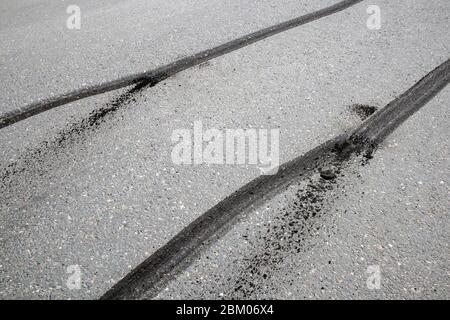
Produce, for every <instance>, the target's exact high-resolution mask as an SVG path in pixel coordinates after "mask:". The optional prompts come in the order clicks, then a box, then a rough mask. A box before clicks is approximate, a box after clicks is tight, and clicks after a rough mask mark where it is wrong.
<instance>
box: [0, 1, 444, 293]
mask: <svg viewBox="0 0 450 320" xmlns="http://www.w3.org/2000/svg"><path fill="white" fill-rule="evenodd" d="M76 2H77V5H78V6H79V7H80V8H81V13H82V19H81V23H82V24H81V29H80V30H69V29H67V28H66V19H67V17H68V14H67V13H66V8H67V6H68V5H69V4H73V3H72V2H70V3H69V2H68V1H59V2H57V3H54V2H53V1H44V0H42V1H38V0H33V1H32V0H23V1H10V0H7V1H2V2H1V3H0V12H1V13H0V17H1V19H0V40H1V41H0V70H1V72H0V79H1V82H2V86H1V87H0V92H1V95H0V114H2V113H3V112H8V111H10V110H14V109H16V108H20V107H21V106H23V105H26V104H27V103H30V102H35V101H38V100H40V99H43V98H48V97H49V96H56V95H59V94H62V93H65V92H67V91H70V90H74V89H77V88H81V87H83V86H85V85H87V84H88V85H92V84H96V83H102V82H104V81H110V80H114V79H117V78H119V77H121V76H124V75H128V74H133V73H136V72H141V71H145V70H151V69H153V68H156V67H158V66H161V65H164V64H167V63H170V62H172V61H174V60H176V59H179V58H181V57H185V56H187V55H190V54H194V53H196V52H199V51H201V50H205V49H208V48H212V47H215V46H217V45H220V44H222V43H224V42H226V41H230V40H232V39H235V38H237V37H240V36H243V35H246V34H248V33H250V32H253V31H257V30H259V29H261V28H265V27H268V26H271V25H273V24H275V23H279V22H282V21H286V20H288V19H291V18H295V17H298V16H301V15H304V14H307V13H310V12H313V11H315V10H318V9H321V8H324V7H326V6H329V5H332V4H334V3H336V2H337V0H334V1H331V0H330V1H328V0H327V1H312V0H305V1H294V0H284V1H248V0H246V1H244V0H232V1H210V0H196V1H181V2H180V1H175V0H173V1H170V0H169V1H159V0H157V1H151V2H150V1H143V0H130V1H121V0H115V1H95V2H92V1H87V0H77V1H76ZM370 5H377V6H379V7H380V9H381V18H382V19H381V25H380V29H370V28H368V27H367V19H368V17H369V14H368V13H367V11H366V10H367V8H368V7H369V6H370ZM449 14H450V3H449V2H448V1H447V0H436V1H433V2H430V1H425V0H414V1H406V0H405V1H395V2H392V1H376V3H375V2H368V1H362V2H361V3H358V4H355V5H354V6H351V7H350V8H348V9H346V10H343V11H341V12H338V13H335V14H333V15H330V16H328V17H324V18H321V19H318V20H315V21H312V22H310V23H308V24H305V25H302V26H299V27H296V28H293V29H290V30H288V31H285V32H282V33H280V34H277V35H275V36H272V37H270V38H267V39H265V40H262V41H259V42H257V43H254V44H252V45H250V46H247V47H245V48H242V49H239V50H237V51H233V52H230V53H228V54H225V55H223V56H220V57H218V58H216V59H213V60H211V61H209V62H207V63H205V64H202V65H200V66H196V67H193V68H190V69H188V70H186V71H183V72H181V73H178V74H176V75H174V76H172V77H170V78H168V79H166V80H164V81H163V82H161V83H159V84H158V85H156V86H154V87H148V86H147V87H144V88H142V89H140V90H134V91H130V90H131V88H123V89H120V90H117V91H112V92H108V93H105V94H102V95H98V96H94V97H90V98H88V99H84V100H80V101H77V102H74V103H71V104H69V105H66V106H62V107H59V108H56V109H54V110H51V111H48V112H45V113H42V114H40V115H37V116H35V117H32V118H30V119H27V120H24V121H22V122H19V123H16V124H14V125H12V126H10V127H7V128H4V129H2V130H0V221H1V223H0V297H1V298H20V299H23V298H33V299H44V298H50V299H79V298H81V299H95V298H99V297H101V296H102V295H103V294H104V293H105V292H106V291H107V290H108V289H110V288H111V287H112V286H113V285H114V284H116V283H117V282H118V281H119V280H120V279H122V278H123V277H124V276H126V275H127V274H129V272H130V271H131V270H133V269H134V268H135V267H136V266H138V265H139V264H140V263H141V262H142V261H144V260H145V259H146V258H148V257H149V256H151V255H152V254H154V253H155V252H156V251H157V250H158V249H159V248H161V247H162V246H164V245H165V244H167V243H168V242H169V241H170V240H171V239H172V238H173V237H175V236H176V235H177V234H179V232H180V231H182V230H183V229H184V228H185V227H186V226H188V225H189V224H190V223H191V222H192V221H194V220H195V219H196V218H198V217H200V216H201V215H202V214H203V213H205V212H206V211H207V210H209V209H210V208H212V207H214V206H215V205H216V204H217V203H219V202H220V201H221V200H223V199H225V198H226V197H228V196H229V195H231V194H232V193H233V192H235V191H236V190H238V189H239V188H241V187H242V186H244V185H245V184H246V183H248V182H250V181H252V180H254V179H256V178H258V177H259V176H260V175H261V171H260V169H259V168H258V166H255V165H250V164H248V165H225V164H211V165H210V164H196V165H177V164H175V163H174V162H173V160H172V158H171V153H172V150H173V145H174V144H173V142H172V141H171V136H172V133H173V132H174V131H175V130H180V129H188V130H193V126H194V123H195V122H199V121H201V122H202V124H203V126H204V128H205V129H211V128H216V129H219V130H223V129H225V128H233V129H244V130H245V129H250V128H257V129H279V130H280V137H279V149H280V164H281V163H285V162H287V161H289V160H292V159H295V158H296V157H298V156H300V155H302V154H305V153H306V152H308V151H310V150H312V149H314V148H316V147H317V146H319V145H321V144H323V143H324V142H326V141H327V140H329V139H332V138H333V137H336V136H338V135H341V134H343V133H345V132H347V131H349V130H351V129H352V128H354V127H356V126H357V125H359V124H360V123H361V122H362V121H363V120H364V119H365V118H366V117H367V116H369V115H370V114H362V113H364V112H362V111H361V110H363V111H364V110H365V111H367V110H375V109H380V108H383V107H384V106H385V105H387V104H388V103H389V102H390V101H392V100H393V99H395V98H396V97H398V96H399V95H401V94H402V93H403V92H405V91H406V90H407V89H408V88H410V87H411V86H413V85H414V84H415V83H416V82H417V81H418V80H419V79H421V78H422V77H423V76H425V75H426V74H427V73H428V72H430V71H431V70H433V69H434V68H436V67H437V66H438V65H440V64H441V63H443V62H445V61H446V60H447V59H448V58H450V45H449V44H450V35H449V33H448V32H447V30H449V28H450V20H449V19H450V18H449ZM449 95H450V91H449V87H446V88H444V89H443V90H442V91H441V92H440V93H439V94H438V95H437V96H436V97H434V99H433V100H431V101H430V102H429V103H428V104H427V105H426V106H425V107H423V108H422V109H420V111H418V112H417V113H415V114H414V115H413V116H412V117H411V118H410V119H408V120H407V121H406V122H405V123H404V124H403V125H402V126H401V127H399V128H398V129H397V130H396V131H395V132H393V133H392V135H391V136H389V137H388V138H387V139H386V140H385V141H384V142H383V143H382V144H381V145H380V146H379V148H378V150H377V151H376V152H375V153H374V154H373V158H372V159H367V158H365V157H363V156H357V157H355V158H354V159H352V160H351V161H349V162H348V163H347V164H346V166H345V167H344V168H342V169H341V170H340V172H339V173H338V174H337V175H336V177H333V178H332V179H330V180H324V179H323V178H321V177H320V174H319V173H315V174H313V175H311V176H308V177H307V178H305V179H300V180H299V181H296V182H295V183H293V184H291V185H290V186H289V187H287V188H285V189H284V190H281V191H279V192H278V193H277V194H276V195H275V197H274V198H271V199H268V200H267V201H263V202H262V203H260V204H259V205H258V206H257V207H255V208H254V210H252V211H251V212H249V213H247V214H245V216H242V218H241V219H239V220H238V221H235V222H234V223H233V224H232V225H230V226H229V228H228V229H227V230H226V232H221V233H218V234H217V239H215V240H214V241H211V242H208V244H207V245H205V246H204V248H203V249H202V250H201V251H200V252H199V254H198V255H197V256H195V257H193V259H192V261H190V263H189V265H187V266H186V267H183V268H181V269H180V270H178V272H177V273H176V274H175V275H174V276H173V277H172V278H171V279H170V281H168V282H166V283H164V286H163V287H161V288H158V292H155V291H151V290H150V291H151V292H150V291H149V292H147V293H146V294H143V295H142V297H141V298H164V299H172V298H189V299H190V298H217V299H220V298H286V299H309V298H312V299H316V298H331V299H334V298H401V299H413V298H419V299H430V298H444V299H448V298H450V288H449V286H450V268H449V265H448V260H449V255H450V252H449V247H448V244H449V222H450V221H449V216H448V214H449V201H448V199H449V183H450V181H449V179H448V176H449V175H448V173H449V164H450V161H449V154H450V152H449V151H450V150H449V134H450V133H449V129H448V128H449V124H450V123H449V116H450V115H449V112H448V101H449V97H450V96H449ZM355 105H364V106H368V107H364V108H362V109H361V108H357V107H355ZM372 107H373V108H372ZM311 192H312V193H313V194H314V195H315V196H314V199H315V200H314V201H315V202H314V203H311V201H312V200H311V199H312V198H311V197H307V198H305V196H304V195H305V194H308V195H309V194H310V193H311ZM316 202H317V203H319V204H320V208H319V209H317V207H316V204H315V203H316ZM302 204H303V205H302ZM299 206H301V208H299ZM305 212H308V215H306V216H307V217H308V219H305V217H306V216H305V215H304V214H303V213H305ZM310 212H315V214H314V216H312V217H310ZM299 213H301V214H300V215H299ZM300 231H301V232H300ZM267 257H270V258H267ZM74 267H75V268H76V269H77V270H79V271H80V280H81V281H80V284H81V286H80V287H79V288H73V287H70V285H69V286H68V280H70V279H71V275H73V270H74V269H73V268H74ZM68 268H69V269H68ZM71 270H72V271H71ZM373 270H376V271H377V272H378V273H379V275H380V281H379V286H377V284H378V283H375V284H376V285H375V287H376V288H373V287H371V286H370V284H369V285H368V284H367V279H369V278H370V277H371V276H373ZM372 284H373V283H372Z"/></svg>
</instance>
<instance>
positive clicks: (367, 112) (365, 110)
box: [349, 104, 378, 120]
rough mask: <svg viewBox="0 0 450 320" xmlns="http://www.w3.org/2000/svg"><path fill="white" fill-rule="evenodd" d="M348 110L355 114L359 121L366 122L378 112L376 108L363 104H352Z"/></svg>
mask: <svg viewBox="0 0 450 320" xmlns="http://www.w3.org/2000/svg"><path fill="white" fill-rule="evenodd" d="M349 108H350V111H351V112H352V113H354V114H356V115H357V116H358V117H359V118H360V119H361V120H366V119H367V118H368V117H370V116H371V115H372V114H374V113H375V112H376V111H377V110H378V108H377V107H374V106H369V105H365V104H353V105H351V106H350V107H349Z"/></svg>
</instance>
